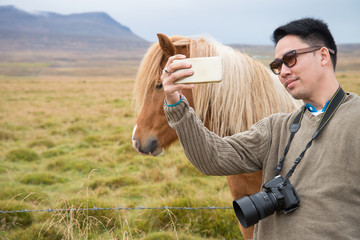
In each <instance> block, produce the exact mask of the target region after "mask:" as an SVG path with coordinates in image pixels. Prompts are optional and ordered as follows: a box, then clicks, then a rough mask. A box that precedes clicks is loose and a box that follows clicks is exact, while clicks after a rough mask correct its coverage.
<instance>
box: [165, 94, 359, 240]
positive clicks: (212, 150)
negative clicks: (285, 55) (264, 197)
mask: <svg viewBox="0 0 360 240" xmlns="http://www.w3.org/2000/svg"><path fill="white" fill-rule="evenodd" d="M164 110H165V114H166V117H167V119H168V122H169V124H170V126H171V127H172V128H174V129H175V130H176V132H177V134H178V136H179V139H180V142H181V144H182V147H183V149H184V152H185V154H186V156H187V158H188V159H189V160H190V162H191V163H192V164H193V165H194V166H195V167H196V168H197V169H199V171H201V172H203V173H204V174H207V175H232V174H239V173H244V172H253V171H257V170H260V169H263V182H267V181H269V180H270V179H272V178H273V177H274V174H275V171H274V170H273V169H274V167H275V166H276V165H277V163H278V161H279V159H280V157H281V156H282V155H283V152H284V148H285V146H286V144H287V141H288V138H289V135H290V133H289V125H290V124H291V123H292V121H293V119H294V118H295V117H296V115H297V114H298V112H299V111H300V109H299V110H297V111H296V112H294V113H291V114H283V113H279V114H274V115H272V116H270V117H268V118H265V119H263V120H261V121H260V122H258V123H257V124H255V125H254V126H253V127H252V128H251V129H250V130H249V131H246V132H243V133H239V134H235V135H233V136H230V137H225V138H220V137H219V136H217V135H216V134H214V133H213V132H211V131H209V130H208V129H206V128H205V127H204V125H203V123H202V122H201V121H200V120H199V119H198V118H197V117H196V115H195V113H194V110H193V109H192V108H191V107H189V105H188V102H187V100H186V99H184V100H183V101H182V102H181V103H180V104H179V105H177V106H175V107H167V106H164ZM321 115H322V114H321ZM321 115H319V116H314V115H312V114H311V113H310V112H308V111H305V114H304V117H303V119H302V121H301V128H300V130H299V131H298V132H297V133H296V135H295V137H294V139H293V141H292V143H291V146H290V150H289V152H288V154H287V156H286V159H285V162H284V166H283V169H282V171H281V172H280V174H281V175H282V176H283V177H285V175H286V173H287V172H288V171H289V169H290V168H291V166H292V165H293V163H294V160H295V159H296V157H298V155H299V154H300V153H301V152H302V151H303V150H304V149H305V145H306V144H307V143H308V141H309V140H310V138H311V136H312V134H313V133H314V132H315V130H316V128H317V124H318V123H319V121H320V119H321ZM359 122H360V97H359V96H358V95H356V94H353V93H347V96H346V99H345V101H344V102H343V103H342V105H341V106H340V108H339V109H338V110H337V112H336V114H335V115H334V116H333V118H332V119H331V120H330V122H329V123H328V124H327V125H326V126H325V128H324V129H323V130H322V132H321V133H320V135H319V136H318V137H317V138H316V139H315V140H314V141H313V143H312V146H311V147H310V148H309V149H308V150H307V152H306V153H305V156H304V158H303V159H302V161H301V162H300V164H299V165H298V166H297V168H296V170H295V172H294V174H293V175H292V177H291V178H290V182H291V183H292V184H293V185H294V187H295V189H296V191H297V193H298V195H299V197H300V207H299V208H298V209H297V210H296V211H294V212H292V213H289V214H286V215H284V214H283V213H282V211H281V212H275V214H273V215H271V216H269V217H267V218H264V219H263V220H260V222H259V223H258V224H257V225H256V227H255V239H261V240H262V239H265V240H272V239H274V240H281V239H284V240H285V239H286V240H296V239H304V240H305V239H306V240H308V239H312V240H314V239H341V240H344V239H360V135H359V134H360V131H359ZM229 204H231V203H229Z"/></svg>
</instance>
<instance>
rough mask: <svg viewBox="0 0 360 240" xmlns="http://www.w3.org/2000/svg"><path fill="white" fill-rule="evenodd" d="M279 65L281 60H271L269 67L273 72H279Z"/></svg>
mask: <svg viewBox="0 0 360 240" xmlns="http://www.w3.org/2000/svg"><path fill="white" fill-rule="evenodd" d="M281 65H282V63H281V61H276V62H272V63H271V64H270V68H271V70H272V71H273V72H274V73H275V74H280V72H281Z"/></svg>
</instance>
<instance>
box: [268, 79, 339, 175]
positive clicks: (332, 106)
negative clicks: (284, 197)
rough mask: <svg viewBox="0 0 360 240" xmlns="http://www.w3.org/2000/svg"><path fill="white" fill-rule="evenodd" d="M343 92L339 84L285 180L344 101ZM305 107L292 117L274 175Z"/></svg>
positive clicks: (279, 167)
mask: <svg viewBox="0 0 360 240" xmlns="http://www.w3.org/2000/svg"><path fill="white" fill-rule="evenodd" d="M345 96H346V94H345V92H344V90H343V89H342V88H341V87H340V86H339V88H338V89H337V91H336V93H335V94H334V96H333V97H332V99H331V100H330V103H329V105H328V107H327V108H326V110H325V112H324V114H323V116H322V118H321V121H320V122H319V125H318V127H317V129H316V131H315V133H314V134H313V135H312V137H311V139H310V141H309V142H308V144H307V145H306V147H305V150H304V151H303V152H302V153H300V155H299V156H298V157H297V158H296V159H295V161H294V165H293V166H292V167H291V168H290V170H289V172H288V173H287V174H286V177H285V179H284V180H285V182H286V181H287V180H288V179H289V178H290V177H291V175H292V174H293V173H294V171H295V168H296V167H297V165H298V164H299V163H300V161H301V159H302V158H303V157H304V154H305V152H306V150H308V148H309V147H310V146H311V144H312V141H314V139H315V138H316V137H317V136H318V135H319V133H320V131H321V130H322V129H323V128H324V127H325V125H326V124H327V123H328V122H329V120H330V119H331V117H332V116H333V115H334V113H335V112H336V110H337V109H338V108H339V106H340V105H341V103H342V102H343V101H344V99H345ZM305 110H306V108H305V106H304V107H303V110H302V111H301V112H300V113H299V114H298V115H297V116H296V118H295V119H294V121H293V123H292V124H291V125H290V128H289V129H290V137H289V141H288V144H287V145H286V147H285V150H284V155H283V156H282V157H281V158H280V161H279V164H278V165H277V167H276V168H275V169H274V170H276V171H275V176H277V175H279V173H280V171H281V169H282V167H283V164H284V159H285V156H286V154H287V153H288V151H289V148H290V144H291V141H292V140H293V138H294V135H295V133H296V132H297V131H298V130H299V129H300V123H301V120H302V117H303V115H304V112H305Z"/></svg>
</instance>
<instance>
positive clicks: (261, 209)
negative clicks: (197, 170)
mask: <svg viewBox="0 0 360 240" xmlns="http://www.w3.org/2000/svg"><path fill="white" fill-rule="evenodd" d="M263 189H264V190H263V191H261V192H258V193H255V194H253V195H251V196H249V197H248V196H246V197H243V198H239V199H237V200H235V201H233V207H234V210H235V214H236V216H237V218H238V219H239V221H240V223H241V225H243V226H244V228H247V227H250V226H252V225H254V224H256V223H257V222H258V221H259V220H261V219H263V218H266V217H267V216H269V215H271V214H273V213H274V212H275V211H279V210H284V213H285V214H286V213H289V212H291V211H294V210H295V209H297V208H298V207H299V203H300V200H299V197H298V195H297V193H296V191H295V188H294V186H293V185H291V184H290V181H289V180H286V181H285V180H284V179H283V178H282V177H281V176H280V175H279V176H276V177H275V178H273V179H271V180H270V181H268V182H267V183H265V184H264V185H263Z"/></svg>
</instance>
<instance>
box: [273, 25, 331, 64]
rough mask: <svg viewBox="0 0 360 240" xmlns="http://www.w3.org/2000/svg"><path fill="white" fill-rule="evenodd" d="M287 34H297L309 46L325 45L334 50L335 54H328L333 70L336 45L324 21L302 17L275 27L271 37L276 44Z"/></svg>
mask: <svg viewBox="0 0 360 240" xmlns="http://www.w3.org/2000/svg"><path fill="white" fill-rule="evenodd" d="M287 35H295V36H298V37H300V38H301V39H302V41H304V42H305V43H307V44H309V46H325V47H327V48H330V49H332V50H334V51H335V54H330V57H331V61H332V63H333V66H334V70H335V67H336V56H337V47H336V44H335V40H334V38H333V36H332V34H331V32H330V30H329V28H328V25H327V24H326V23H325V22H324V21H322V20H320V19H314V18H302V19H299V20H295V21H292V22H289V23H288V24H285V25H283V26H280V27H278V28H277V29H275V31H274V32H273V35H272V38H271V39H272V41H273V42H274V43H275V45H277V43H278V42H279V41H280V39H282V38H283V37H285V36H287Z"/></svg>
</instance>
